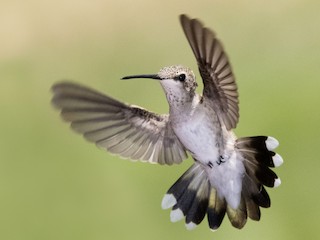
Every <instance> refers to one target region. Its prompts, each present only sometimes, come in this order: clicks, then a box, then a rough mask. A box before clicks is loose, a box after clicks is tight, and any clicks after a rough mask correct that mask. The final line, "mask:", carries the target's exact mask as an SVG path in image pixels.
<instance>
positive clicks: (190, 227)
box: [186, 222, 197, 230]
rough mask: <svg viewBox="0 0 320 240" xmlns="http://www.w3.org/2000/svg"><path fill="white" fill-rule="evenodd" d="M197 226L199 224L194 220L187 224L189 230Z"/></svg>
mask: <svg viewBox="0 0 320 240" xmlns="http://www.w3.org/2000/svg"><path fill="white" fill-rule="evenodd" d="M196 226H197V224H195V223H194V222H189V223H187V224H186V228H187V230H193V229H195V228H196Z"/></svg>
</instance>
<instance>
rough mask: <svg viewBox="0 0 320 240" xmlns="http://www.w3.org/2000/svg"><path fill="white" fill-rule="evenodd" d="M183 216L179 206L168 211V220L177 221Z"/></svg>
mask: <svg viewBox="0 0 320 240" xmlns="http://www.w3.org/2000/svg"><path fill="white" fill-rule="evenodd" d="M183 217H184V215H183V212H182V211H181V209H180V208H177V209H175V210H172V211H171V213H170V220H171V222H178V221H180V220H181V219H182V218H183Z"/></svg>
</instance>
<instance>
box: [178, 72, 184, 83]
mask: <svg viewBox="0 0 320 240" xmlns="http://www.w3.org/2000/svg"><path fill="white" fill-rule="evenodd" d="M178 80H179V81H181V82H183V81H184V80H186V75H185V74H184V73H182V74H180V75H179V76H178Z"/></svg>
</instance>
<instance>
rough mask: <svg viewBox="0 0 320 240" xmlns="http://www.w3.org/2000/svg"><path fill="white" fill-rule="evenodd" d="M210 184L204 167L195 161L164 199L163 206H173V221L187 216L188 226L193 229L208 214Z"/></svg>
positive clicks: (171, 216)
mask: <svg viewBox="0 0 320 240" xmlns="http://www.w3.org/2000/svg"><path fill="white" fill-rule="evenodd" d="M209 186H210V184H209V181H208V178H207V176H206V174H205V172H204V170H203V168H202V167H201V166H200V165H199V164H197V163H195V164H193V165H192V166H191V167H190V168H189V169H188V170H187V171H186V172H185V173H184V174H183V175H182V176H181V177H180V178H179V179H178V180H177V181H176V182H175V183H174V184H173V185H172V187H171V188H170V189H169V190H168V192H167V194H166V195H165V196H164V198H163V200H162V208H164V209H167V208H171V207H172V212H171V214H170V218H171V221H172V222H175V221H178V220H181V219H182V218H183V217H186V226H187V228H188V229H192V228H194V227H195V226H196V225H197V224H199V223H200V222H201V221H202V220H203V218H204V216H205V214H206V211H207V207H208V199H209V197H208V196H209Z"/></svg>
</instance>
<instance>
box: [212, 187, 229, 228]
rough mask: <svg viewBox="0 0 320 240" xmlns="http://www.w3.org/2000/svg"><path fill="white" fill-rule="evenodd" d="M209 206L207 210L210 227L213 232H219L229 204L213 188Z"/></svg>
mask: <svg viewBox="0 0 320 240" xmlns="http://www.w3.org/2000/svg"><path fill="white" fill-rule="evenodd" d="M209 199H210V200H209V206H208V210H207V216H208V222H209V227H210V229H211V230H213V231H215V230H217V229H218V228H219V227H220V225H221V223H222V221H223V218H224V216H225V214H226V209H227V203H226V200H225V199H221V198H220V197H219V196H218V193H217V191H216V190H215V189H214V188H211V192H210V198H209Z"/></svg>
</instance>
